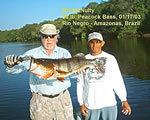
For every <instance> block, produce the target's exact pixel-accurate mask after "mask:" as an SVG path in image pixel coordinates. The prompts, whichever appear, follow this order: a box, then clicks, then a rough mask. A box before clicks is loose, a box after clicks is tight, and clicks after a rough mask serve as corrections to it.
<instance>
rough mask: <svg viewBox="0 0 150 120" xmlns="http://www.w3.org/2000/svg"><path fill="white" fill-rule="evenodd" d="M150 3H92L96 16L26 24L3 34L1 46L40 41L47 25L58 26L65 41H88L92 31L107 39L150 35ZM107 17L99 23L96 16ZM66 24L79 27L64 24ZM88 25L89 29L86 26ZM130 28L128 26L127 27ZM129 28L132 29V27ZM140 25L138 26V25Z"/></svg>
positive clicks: (145, 0) (133, 0)
mask: <svg viewBox="0 0 150 120" xmlns="http://www.w3.org/2000/svg"><path fill="white" fill-rule="evenodd" d="M149 5H150V0H126V1H124V0H110V1H108V2H103V0H101V3H96V2H91V3H89V4H88V5H87V6H86V7H85V9H88V8H91V9H94V12H93V13H92V14H91V13H90V12H83V11H81V12H78V13H76V14H73V15H74V16H75V18H74V19H71V15H69V18H68V19H66V18H57V19H55V20H54V21H43V22H41V23H39V24H37V23H34V24H26V25H25V26H24V27H22V28H20V29H15V30H9V31H7V30H5V31H0V42H32V41H33V42H34V41H38V40H39V36H38V32H39V29H40V26H41V25H42V24H45V23H52V24H55V25H56V27H57V29H60V34H61V37H62V38H66V37H69V36H72V37H85V36H86V35H88V33H90V32H92V31H97V32H101V33H103V34H106V35H111V34H113V35H116V36H118V37H119V36H123V35H138V36H144V35H145V34H150V21H149V20H150V6H149ZM79 15H81V16H83V17H85V16H90V17H91V16H93V18H90V19H85V18H84V19H82V18H80V19H79V18H78V17H77V16H79ZM98 15H99V16H102V15H106V19H97V18H94V16H98ZM64 21H67V22H70V23H73V22H78V24H69V25H66V24H63V22H64ZM83 23H88V25H86V24H83ZM98 23H100V25H98ZM114 24H116V25H114ZM125 24H127V25H125ZM128 24H129V25H128ZM134 24H136V25H134Z"/></svg>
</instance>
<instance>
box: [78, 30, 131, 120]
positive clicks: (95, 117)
mask: <svg viewBox="0 0 150 120" xmlns="http://www.w3.org/2000/svg"><path fill="white" fill-rule="evenodd" d="M104 44H105V42H104V40H103V37H102V35H101V34H100V33H98V32H93V33H91V34H89V36H88V45H89V47H90V49H91V52H90V53H89V54H87V55H86V56H85V57H86V59H96V58H101V57H105V58H106V63H105V67H104V68H105V70H104V71H105V72H104V74H100V72H98V71H97V70H96V69H95V68H89V69H87V70H86V71H85V72H82V73H80V72H81V71H82V69H81V70H80V69H79V70H78V73H80V74H79V77H78V82H77V96H78V101H79V104H80V106H81V113H82V114H83V116H85V120H99V119H100V118H102V119H103V120H116V119H117V101H116V99H115V93H116V94H117V95H118V97H119V98H120V100H121V102H122V112H123V114H125V115H127V114H129V115H130V114H131V108H130V105H129V104H128V102H127V93H126V89H125V85H124V82H123V79H122V75H121V73H120V70H119V66H118V63H117V61H116V59H115V57H114V56H112V55H110V54H108V53H106V52H104V51H102V47H103V46H104Z"/></svg>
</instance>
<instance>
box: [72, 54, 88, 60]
mask: <svg viewBox="0 0 150 120" xmlns="http://www.w3.org/2000/svg"><path fill="white" fill-rule="evenodd" d="M76 57H79V58H83V59H85V55H84V53H77V54H76V55H74V56H73V58H76Z"/></svg>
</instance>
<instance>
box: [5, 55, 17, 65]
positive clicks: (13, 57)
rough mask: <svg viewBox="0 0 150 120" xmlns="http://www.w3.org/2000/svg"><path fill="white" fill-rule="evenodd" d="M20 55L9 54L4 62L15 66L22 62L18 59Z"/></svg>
mask: <svg viewBox="0 0 150 120" xmlns="http://www.w3.org/2000/svg"><path fill="white" fill-rule="evenodd" d="M18 59H19V58H18V56H16V55H8V56H6V58H5V61H4V64H5V65H7V66H8V67H13V66H14V65H16V64H19V63H20V62H19V61H18Z"/></svg>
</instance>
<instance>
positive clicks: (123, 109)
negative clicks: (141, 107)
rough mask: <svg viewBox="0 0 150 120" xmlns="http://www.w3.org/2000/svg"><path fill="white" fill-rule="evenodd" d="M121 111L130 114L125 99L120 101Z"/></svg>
mask: <svg viewBox="0 0 150 120" xmlns="http://www.w3.org/2000/svg"><path fill="white" fill-rule="evenodd" d="M122 112H123V114H125V115H130V114H131V108H130V105H129V104H128V102H127V101H123V102H122Z"/></svg>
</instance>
